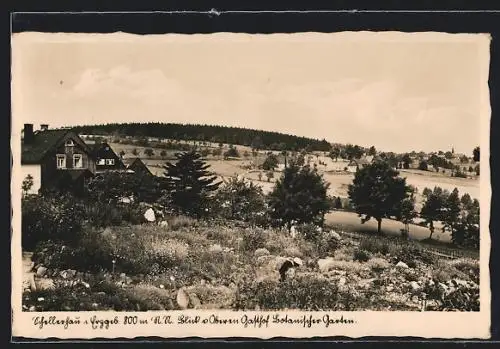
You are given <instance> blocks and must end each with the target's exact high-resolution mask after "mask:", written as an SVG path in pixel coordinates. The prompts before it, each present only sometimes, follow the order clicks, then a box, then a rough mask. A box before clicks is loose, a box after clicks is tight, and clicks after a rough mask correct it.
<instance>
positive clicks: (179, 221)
mask: <svg viewBox="0 0 500 349" xmlns="http://www.w3.org/2000/svg"><path fill="white" fill-rule="evenodd" d="M195 225H197V221H196V219H194V218H191V217H187V216H175V217H172V218H170V219H169V220H168V227H169V228H170V229H171V230H179V229H180V228H189V227H192V226H195Z"/></svg>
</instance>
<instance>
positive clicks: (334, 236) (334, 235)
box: [330, 230, 341, 240]
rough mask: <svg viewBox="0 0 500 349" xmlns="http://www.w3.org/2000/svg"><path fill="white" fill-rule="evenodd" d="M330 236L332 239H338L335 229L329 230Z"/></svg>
mask: <svg viewBox="0 0 500 349" xmlns="http://www.w3.org/2000/svg"><path fill="white" fill-rule="evenodd" d="M330 236H331V237H333V238H334V239H337V240H340V239H341V238H340V235H339V233H337V232H336V231H334V230H332V231H330Z"/></svg>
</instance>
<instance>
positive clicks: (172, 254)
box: [148, 238, 189, 265]
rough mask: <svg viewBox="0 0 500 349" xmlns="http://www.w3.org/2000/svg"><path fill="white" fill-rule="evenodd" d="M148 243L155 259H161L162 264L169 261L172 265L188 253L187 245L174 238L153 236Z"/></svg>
mask: <svg viewBox="0 0 500 349" xmlns="http://www.w3.org/2000/svg"><path fill="white" fill-rule="evenodd" d="M148 245H149V246H148V247H149V250H150V251H151V253H152V254H153V255H155V259H157V260H161V261H162V262H163V264H164V265H165V264H169V263H172V264H173V265H174V264H176V263H179V262H181V261H182V260H184V259H185V258H187V256H188V255H189V246H188V245H187V244H186V243H185V242H181V241H179V240H176V239H159V238H153V239H151V241H149V243H148Z"/></svg>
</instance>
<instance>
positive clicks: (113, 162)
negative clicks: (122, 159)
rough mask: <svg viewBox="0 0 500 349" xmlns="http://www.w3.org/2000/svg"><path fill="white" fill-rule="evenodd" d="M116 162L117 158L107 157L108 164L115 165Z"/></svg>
mask: <svg viewBox="0 0 500 349" xmlns="http://www.w3.org/2000/svg"><path fill="white" fill-rule="evenodd" d="M114 164H115V159H106V165H109V166H113V165H114Z"/></svg>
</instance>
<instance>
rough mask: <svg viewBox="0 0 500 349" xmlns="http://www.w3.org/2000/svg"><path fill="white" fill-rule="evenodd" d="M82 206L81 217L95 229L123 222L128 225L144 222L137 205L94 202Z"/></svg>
mask: <svg viewBox="0 0 500 349" xmlns="http://www.w3.org/2000/svg"><path fill="white" fill-rule="evenodd" d="M82 206H83V207H82V214H83V216H84V217H85V219H86V220H87V221H88V222H89V223H90V224H91V225H92V226H95V227H108V226H113V225H120V224H122V223H123V222H126V223H130V224H140V223H143V222H144V216H143V214H142V212H141V210H140V208H139V206H138V205H131V204H127V205H120V204H112V203H102V202H94V203H86V204H84V205H82Z"/></svg>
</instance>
